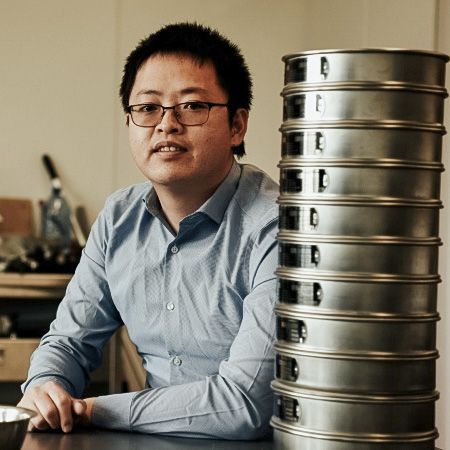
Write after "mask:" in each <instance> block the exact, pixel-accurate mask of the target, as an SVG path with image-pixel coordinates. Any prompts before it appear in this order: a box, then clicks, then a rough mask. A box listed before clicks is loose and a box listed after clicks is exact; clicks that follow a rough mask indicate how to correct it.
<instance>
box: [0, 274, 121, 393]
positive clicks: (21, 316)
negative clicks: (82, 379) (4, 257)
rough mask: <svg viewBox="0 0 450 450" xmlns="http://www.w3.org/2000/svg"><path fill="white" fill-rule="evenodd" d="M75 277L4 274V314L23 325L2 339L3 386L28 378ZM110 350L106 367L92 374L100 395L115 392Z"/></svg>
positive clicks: (0, 291) (0, 300)
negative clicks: (34, 357) (34, 356)
mask: <svg viewBox="0 0 450 450" xmlns="http://www.w3.org/2000/svg"><path fill="white" fill-rule="evenodd" d="M71 278H72V275H71V274H17V273H0V315H3V314H4V315H7V316H10V317H16V319H17V322H18V323H19V326H18V327H16V328H13V330H12V332H13V333H12V335H11V337H0V383H2V384H5V383H8V384H10V383H21V382H23V381H24V380H25V379H26V377H27V373H28V367H29V364H30V356H31V354H32V353H33V351H34V350H35V348H36V347H37V346H38V345H39V342H40V338H41V336H42V334H44V333H45V332H46V331H47V330H48V326H49V324H50V322H51V320H53V318H54V316H55V314H56V309H57V307H58V304H59V302H60V301H61V299H62V298H63V297H64V294H65V291H66V287H67V284H68V283H69V281H70V279H71ZM36 322H40V325H39V326H37V325H36ZM110 351H111V350H110V349H109V347H108V348H106V349H105V357H104V361H103V364H102V366H101V367H100V368H99V369H97V370H96V371H95V372H93V373H92V375H91V384H92V386H91V388H90V389H91V390H92V389H93V392H94V393H96V394H105V393H107V392H108V391H109V390H110V389H111V386H110V384H109V373H110V371H111V370H112V369H113V368H111V367H110V364H109V354H110ZM14 389H18V388H17V387H15V388H14ZM18 393H19V394H20V391H18Z"/></svg>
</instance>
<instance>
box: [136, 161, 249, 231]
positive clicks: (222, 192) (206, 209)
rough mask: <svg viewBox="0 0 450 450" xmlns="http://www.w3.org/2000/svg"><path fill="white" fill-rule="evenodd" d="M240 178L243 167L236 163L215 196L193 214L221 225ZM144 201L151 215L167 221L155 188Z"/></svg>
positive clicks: (151, 189)
mask: <svg viewBox="0 0 450 450" xmlns="http://www.w3.org/2000/svg"><path fill="white" fill-rule="evenodd" d="M240 176H241V167H240V165H239V164H238V163H237V162H236V161H234V162H233V165H232V166H231V169H230V171H229V172H228V175H227V176H226V177H225V179H224V180H223V181H222V183H221V184H220V185H219V187H218V188H217V189H216V190H215V192H214V193H213V195H212V196H211V197H210V198H209V199H208V200H206V202H205V203H203V205H202V206H201V207H200V208H199V209H198V210H197V211H196V212H195V213H193V214H196V213H203V214H205V215H207V216H208V217H209V218H211V219H212V220H213V221H214V222H216V223H217V224H219V223H220V222H221V221H222V218H223V215H224V214H225V210H226V209H227V207H228V204H229V203H230V200H231V198H232V197H233V195H234V193H235V192H236V189H237V185H238V182H239V178H240ZM142 200H143V202H144V203H145V206H146V208H147V211H148V212H149V213H150V214H152V215H153V216H155V217H158V218H159V219H164V221H165V218H164V214H163V212H162V210H161V204H160V203H159V199H158V195H157V194H156V191H155V189H154V188H153V186H152V187H151V188H150V192H148V193H147V195H146V198H143V199H142Z"/></svg>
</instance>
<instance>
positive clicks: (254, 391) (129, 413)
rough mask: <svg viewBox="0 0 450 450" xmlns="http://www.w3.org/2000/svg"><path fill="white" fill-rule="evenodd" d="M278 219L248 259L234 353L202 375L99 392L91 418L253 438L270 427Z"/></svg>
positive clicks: (139, 427) (143, 428) (129, 426)
mask: <svg viewBox="0 0 450 450" xmlns="http://www.w3.org/2000/svg"><path fill="white" fill-rule="evenodd" d="M276 230H277V221H276V220H273V221H272V222H270V223H269V224H268V225H267V226H266V227H265V228H264V230H263V232H262V233H259V235H258V238H257V239H256V240H255V241H254V244H253V246H252V250H251V254H250V260H249V282H250V285H251V290H250V293H249V294H248V295H247V296H246V297H245V299H244V303H243V317H242V322H241V325H240V328H239V332H238V334H237V335H236V337H235V339H234V341H233V344H232V346H231V347H230V353H229V358H228V359H226V360H224V361H222V362H221V364H220V366H219V370H218V373H217V374H216V375H213V376H209V377H205V378H204V379H202V380H200V381H195V382H191V383H186V384H180V385H175V386H169V387H161V388H155V389H146V390H143V391H140V392H132V393H125V394H114V395H107V396H101V397H98V398H97V400H96V402H95V405H94V409H93V423H94V425H96V426H100V427H104V428H114V429H121V430H127V431H137V432H142V433H158V434H167V435H172V436H180V437H183V436H184V437H197V438H221V439H255V438H258V437H262V436H264V435H266V434H267V433H268V432H269V430H270V428H269V420H270V417H271V415H272V408H273V397H272V392H271V388H270V382H271V380H272V379H273V377H274V355H273V344H274V342H275V314H274V306H275V300H276V278H275V275H274V272H275V269H276V265H277V256H278V255H277V245H276Z"/></svg>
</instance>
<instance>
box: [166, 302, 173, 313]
mask: <svg viewBox="0 0 450 450" xmlns="http://www.w3.org/2000/svg"><path fill="white" fill-rule="evenodd" d="M166 309H167V311H173V310H174V309H175V305H174V304H173V303H172V302H169V303H167V305H166Z"/></svg>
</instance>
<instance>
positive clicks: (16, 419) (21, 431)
mask: <svg viewBox="0 0 450 450" xmlns="http://www.w3.org/2000/svg"><path fill="white" fill-rule="evenodd" d="M35 415H36V413H35V412H34V411H31V410H29V409H25V408H17V407H15V406H6V405H0V448H1V449H2V450H19V449H20V448H21V447H22V444H23V441H24V439H25V435H26V432H27V427H28V422H29V421H30V419H31V418H32V417H34V416H35Z"/></svg>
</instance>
